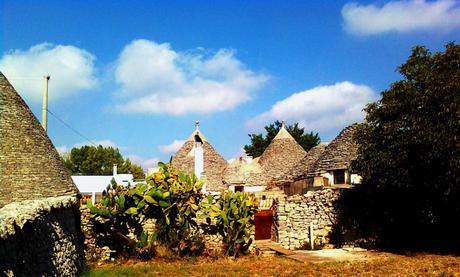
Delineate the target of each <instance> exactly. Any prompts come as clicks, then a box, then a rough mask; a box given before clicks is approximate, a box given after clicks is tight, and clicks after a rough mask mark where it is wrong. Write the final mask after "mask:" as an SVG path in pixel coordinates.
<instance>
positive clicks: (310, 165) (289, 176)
mask: <svg viewBox="0 0 460 277" xmlns="http://www.w3.org/2000/svg"><path fill="white" fill-rule="evenodd" d="M326 147H327V145H326V144H319V145H317V146H315V147H313V148H312V149H310V150H309V151H308V152H307V154H306V155H305V156H304V157H303V158H302V159H301V160H300V161H299V162H298V163H297V164H296V165H294V166H293V167H292V168H291V170H289V171H288V172H286V174H284V175H283V176H281V177H280V178H277V179H276V180H274V182H275V183H285V182H292V181H297V180H301V179H304V178H305V176H307V174H308V173H310V172H313V170H314V165H315V163H316V161H318V159H319V158H320V157H321V155H322V154H323V153H324V150H325V149H326Z"/></svg>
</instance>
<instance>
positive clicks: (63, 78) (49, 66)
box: [0, 43, 97, 103]
mask: <svg viewBox="0 0 460 277" xmlns="http://www.w3.org/2000/svg"><path fill="white" fill-rule="evenodd" d="M94 59H95V58H94V56H93V55H92V54H91V53H89V52H88V51H86V50H84V49H80V48H78V47H75V46H71V45H53V44H50V43H41V44H37V45H35V46H32V47H31V48H29V49H28V50H25V51H23V50H19V49H18V50H13V51H9V52H7V53H6V54H4V55H3V56H2V57H1V59H0V71H2V72H3V74H4V75H5V76H6V77H7V78H8V79H9V81H10V82H11V83H12V84H13V86H14V87H15V88H16V89H17V90H18V92H19V93H20V94H21V95H22V96H23V97H24V98H25V99H28V100H30V101H33V102H36V103H37V102H40V101H41V98H42V91H43V79H42V77H43V76H45V75H50V76H51V79H50V81H49V101H53V100H57V99H59V98H63V97H65V96H68V95H71V94H74V93H77V92H79V91H83V90H88V89H91V88H94V87H95V86H96V84H97V79H96V77H95V68H94Z"/></svg>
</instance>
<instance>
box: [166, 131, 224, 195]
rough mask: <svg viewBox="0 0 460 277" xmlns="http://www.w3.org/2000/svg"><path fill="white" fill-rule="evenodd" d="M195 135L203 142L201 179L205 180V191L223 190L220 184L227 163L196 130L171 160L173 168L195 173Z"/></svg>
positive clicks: (221, 183)
mask: <svg viewBox="0 0 460 277" xmlns="http://www.w3.org/2000/svg"><path fill="white" fill-rule="evenodd" d="M195 135H198V136H200V138H201V140H202V142H203V145H202V147H203V159H204V161H203V162H204V165H203V166H204V168H203V170H204V172H203V175H204V176H203V177H204V179H205V180H206V186H207V190H209V191H220V190H222V189H225V186H224V185H223V182H222V175H223V172H224V170H225V168H226V167H227V165H228V163H227V161H226V160H225V159H224V158H223V157H222V156H221V155H220V154H219V153H218V152H217V151H216V150H215V149H214V147H212V145H211V144H210V143H209V142H208V141H207V140H206V138H205V137H204V135H202V133H201V132H200V131H199V130H198V129H197V130H195V132H193V133H192V136H191V137H190V138H189V139H188V140H187V141H186V142H185V143H184V145H183V146H182V147H181V148H180V149H179V150H178V151H177V153H176V154H175V155H174V157H173V158H172V161H171V163H172V165H173V167H175V168H177V169H179V170H181V171H184V172H186V173H188V174H193V173H195V158H194V153H193V152H192V151H193V147H194V144H195V141H194V140H193V137H194V136H195Z"/></svg>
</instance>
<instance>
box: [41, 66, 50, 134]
mask: <svg viewBox="0 0 460 277" xmlns="http://www.w3.org/2000/svg"><path fill="white" fill-rule="evenodd" d="M43 79H44V81H45V82H44V85H43V104H42V126H43V129H45V132H48V82H49V80H50V76H49V75H46V76H43Z"/></svg>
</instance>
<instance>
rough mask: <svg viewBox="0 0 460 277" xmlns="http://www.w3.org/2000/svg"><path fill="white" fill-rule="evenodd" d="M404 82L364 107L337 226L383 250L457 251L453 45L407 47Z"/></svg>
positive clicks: (456, 61)
mask: <svg viewBox="0 0 460 277" xmlns="http://www.w3.org/2000/svg"><path fill="white" fill-rule="evenodd" d="M399 72H400V73H401V74H402V75H403V77H404V79H403V80H401V81H398V82H395V83H393V84H392V85H391V87H390V88H389V89H388V90H386V91H384V92H383V94H382V99H381V100H380V101H378V102H376V103H371V104H369V105H368V106H367V108H366V112H367V117H366V122H365V124H363V125H361V126H360V127H359V128H358V130H357V132H356V134H355V139H356V141H357V142H358V144H359V149H358V159H357V160H356V161H355V162H354V164H353V168H354V170H355V171H356V172H357V173H359V174H360V175H361V176H362V177H363V183H362V185H361V186H359V187H358V188H357V189H356V190H354V191H353V192H352V193H347V194H346V195H344V197H343V198H342V202H343V203H342V204H344V207H346V209H344V211H343V215H342V216H341V219H342V220H343V222H342V223H347V224H346V225H347V226H348V228H350V229H352V230H353V231H355V233H357V232H359V233H361V235H362V236H364V237H366V238H372V239H375V240H376V241H377V243H378V244H379V245H381V246H384V247H391V248H409V249H414V248H422V249H437V250H446V249H456V250H458V249H460V236H459V234H460V227H459V225H458V224H456V221H457V220H458V219H459V218H460V46H459V45H455V44H448V45H447V46H446V50H445V52H441V53H435V54H432V53H430V52H429V51H428V50H427V49H426V48H424V47H421V46H417V47H415V48H413V50H412V55H411V56H410V57H409V59H408V60H407V61H406V63H405V64H403V65H402V66H400V67H399Z"/></svg>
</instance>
